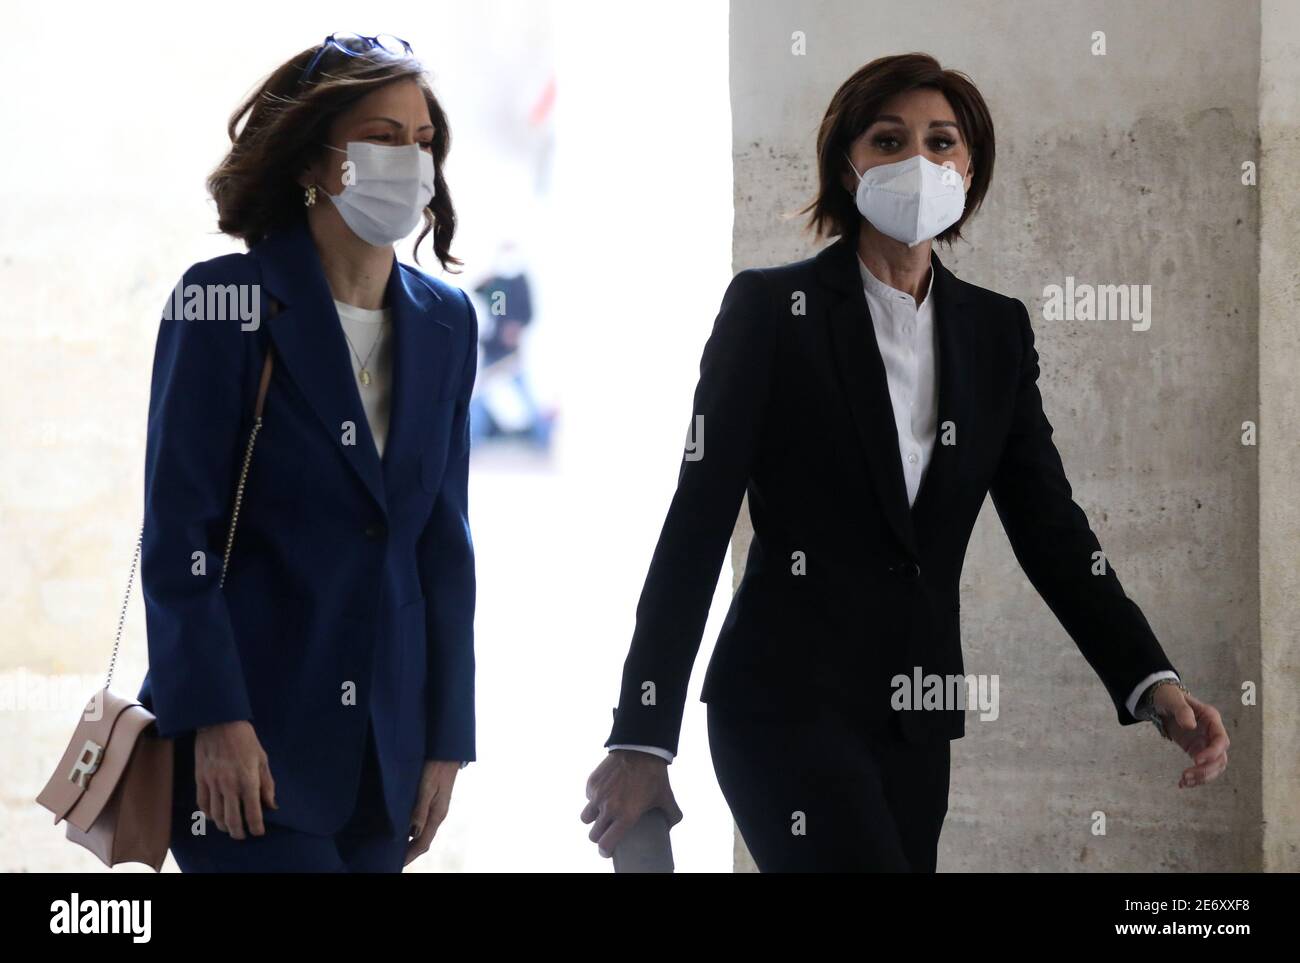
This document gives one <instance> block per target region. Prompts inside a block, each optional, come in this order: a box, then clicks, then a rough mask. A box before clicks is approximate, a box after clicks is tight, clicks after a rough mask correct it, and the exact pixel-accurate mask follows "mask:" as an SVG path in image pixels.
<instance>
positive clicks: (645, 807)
mask: <svg viewBox="0 0 1300 963" xmlns="http://www.w3.org/2000/svg"><path fill="white" fill-rule="evenodd" d="M587 799H588V800H590V801H589V802H588V803H587V806H586V808H585V809H583V810H582V815H581V816H580V817H579V818H580V819H581V820H582V821H583V822H584V823H595V825H594V826H592V827H591V832H590V833H588V834H587V838H588V839H590V840H591V841H592V842H593V843H595V844H596V848H597V851H598V852H599V853H600V855H602V856H604V857H605V858H606V859H608V858H610V857H612V856H613V855H614V850H615V848H616V847H617V846H618V844H619V843H620V842H622V840H623V837H624V836H626V835H627V833H628V830H630V829H631V828H632V827H633V826H635V825H636V823H637V820H638V819H640V818H641V817H642V816H644V815H645V814H646V813H647V812H649V811H650V810H651V809H662V810H663V811H664V815H665V816H666V817H667V818H668V825H669V826H670V827H672V826H676V825H677V824H678V823H679V822H681V821H682V811H681V809H679V808H678V806H677V800H676V799H675V798H673V789H672V786H670V785H669V784H668V763H667V762H665V761H664V760H663V759H660V758H659V757H658V756H656V755H653V754H651V753H648V752H642V751H640V750H639V749H615V750H614V751H613V752H610V753H609V754H608V755H606V756H605V758H604V759H603V760H602V761H601V763H600V765H599V766H597V767H596V769H595V771H594V772H592V774H591V775H590V776H589V777H588V779H587Z"/></svg>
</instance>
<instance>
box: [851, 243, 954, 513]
mask: <svg viewBox="0 0 1300 963" xmlns="http://www.w3.org/2000/svg"><path fill="white" fill-rule="evenodd" d="M858 270H859V272H860V273H861V274H862V287H863V289H864V291H865V292H866V295H867V308H868V309H869V310H870V311H871V325H872V327H873V328H875V329H876V344H877V345H879V347H880V357H881V360H882V361H884V362H885V379H886V380H887V381H888V382H889V400H890V403H891V404H892V405H893V408H894V427H895V428H896V429H897V431H898V454H899V457H900V458H902V461H903V480H904V481H905V482H906V483H907V503H908V504H909V505H912V504H915V502H916V493H917V492H918V491H919V490H920V488H921V479H922V478H924V477H925V470H926V469H927V468H928V467H929V466H930V456H931V454H932V453H933V452H934V439H935V436H936V434H937V429H938V422H939V391H938V387H937V381H936V380H935V377H936V372H935V358H936V356H937V354H938V352H937V351H936V350H935V341H934V334H935V332H934V299H933V298H931V297H930V291H931V290H932V289H933V287H934V271H933V270H931V272H930V280H929V282H928V283H927V284H926V289H925V297H923V298H922V299H921V303H920V305H919V306H918V305H917V303H916V301H915V299H914V298H913V297H912V296H911V295H910V294H905V293H904V292H902V291H899V290H898V289H897V288H891V287H890V286H889V285H888V284H886V283H885V282H884V281H881V280H879V279H878V278H877V277H876V276H875V275H874V274H872V273H871V272H870V271H868V270H867V266H866V265H865V264H863V263H862V258H858Z"/></svg>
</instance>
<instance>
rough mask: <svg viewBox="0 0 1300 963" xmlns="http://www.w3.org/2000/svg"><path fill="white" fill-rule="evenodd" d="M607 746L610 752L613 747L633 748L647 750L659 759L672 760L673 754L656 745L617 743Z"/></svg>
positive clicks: (640, 750) (638, 750) (641, 750)
mask: <svg viewBox="0 0 1300 963" xmlns="http://www.w3.org/2000/svg"><path fill="white" fill-rule="evenodd" d="M608 748H609V751H610V752H613V751H614V750H615V749H635V750H636V751H637V752H648V753H650V755H652V756H658V757H659V758H660V759H662V760H664V762H672V761H673V754H672V753H671V752H669V751H668V750H667V749H660V748H659V747H658V746H634V745H630V744H619V745H613V746H609V747H608Z"/></svg>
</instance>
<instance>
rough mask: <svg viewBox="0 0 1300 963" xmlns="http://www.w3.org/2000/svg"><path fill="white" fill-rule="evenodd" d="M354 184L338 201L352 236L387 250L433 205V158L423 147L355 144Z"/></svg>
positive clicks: (351, 154)
mask: <svg viewBox="0 0 1300 963" xmlns="http://www.w3.org/2000/svg"><path fill="white" fill-rule="evenodd" d="M325 146H326V147H329V149H330V150H333V151H338V152H339V153H340V154H347V155H348V161H349V162H350V163H351V164H352V180H353V183H351V184H347V183H345V184H344V186H343V190H342V191H340V192H339V193H338V194H337V195H334V194H330V193H329V192H328V191H326V192H325V195H326V196H327V197H328V198H329V199H330V200H331V201H333V202H334V206H335V207H336V208H338V211H339V214H341V215H342V217H343V220H344V222H345V223H346V224H347V226H348V227H350V228H352V233H354V234H355V235H356V236H357V237H359V238H361V240H363V241H365V242H366V243H368V244H373V245H375V246H376V247H383V246H385V245H388V244H392V243H394V242H396V241H400V240H401V239H402V238H404V237H406V235H408V234H410V233H411V232H412V231H413V230H415V227H416V225H417V224H419V223H420V215H421V212H422V211H423V210H424V209H425V207H427V206H428V204H429V202H430V201H431V200H433V157H432V156H431V155H430V154H429V152H428V151H426V150H424V149H423V148H422V147H420V145H419V144H403V145H402V146H401V147H389V146H388V145H386V144H368V143H366V142H365V141H349V142H348V149H347V150H346V151H342V150H339V149H338V148H337V147H334V146H332V145H330V144H326V145H325Z"/></svg>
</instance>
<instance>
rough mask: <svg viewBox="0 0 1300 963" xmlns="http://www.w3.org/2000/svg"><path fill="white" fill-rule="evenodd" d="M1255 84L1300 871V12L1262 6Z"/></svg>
mask: <svg viewBox="0 0 1300 963" xmlns="http://www.w3.org/2000/svg"><path fill="white" fill-rule="evenodd" d="M1262 27H1263V29H1262V31H1261V32H1262V44H1261V49H1262V56H1261V58H1260V84H1259V139H1260V152H1259V155H1260V167H1261V169H1262V174H1261V177H1260V231H1259V235H1260V252H1259V356H1260V365H1259V402H1260V419H1261V422H1262V425H1263V426H1262V428H1261V432H1262V442H1261V444H1260V450H1259V459H1260V468H1259V500H1260V505H1259V522H1260V524H1259V572H1260V587H1259V594H1260V603H1261V604H1260V641H1261V651H1262V660H1261V661H1262V662H1263V666H1262V671H1261V678H1262V680H1263V681H1262V683H1261V684H1262V687H1263V691H1264V697H1263V699H1262V700H1261V701H1262V703H1263V707H1264V710H1263V711H1264V760H1263V771H1264V843H1263V846H1264V867H1265V868H1266V869H1269V870H1287V871H1291V872H1294V871H1295V870H1297V869H1300V802H1297V800H1300V724H1298V723H1297V721H1296V720H1297V719H1298V718H1300V639H1297V634H1296V626H1297V625H1300V566H1298V565H1297V564H1296V559H1297V554H1298V550H1297V546H1298V545H1300V505H1298V504H1297V499H1296V490H1297V487H1298V486H1297V481H1296V479H1297V478H1300V389H1297V383H1296V372H1297V371H1300V333H1298V331H1300V329H1298V327H1297V324H1296V320H1297V318H1296V314H1297V311H1296V305H1297V303H1300V268H1298V267H1297V265H1300V200H1297V198H1296V192H1295V188H1294V185H1293V184H1292V183H1291V182H1292V181H1293V179H1294V178H1293V175H1294V172H1295V171H1296V170H1297V169H1300V4H1296V3H1294V2H1290V0H1274V2H1267V3H1264V4H1263V5H1262Z"/></svg>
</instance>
